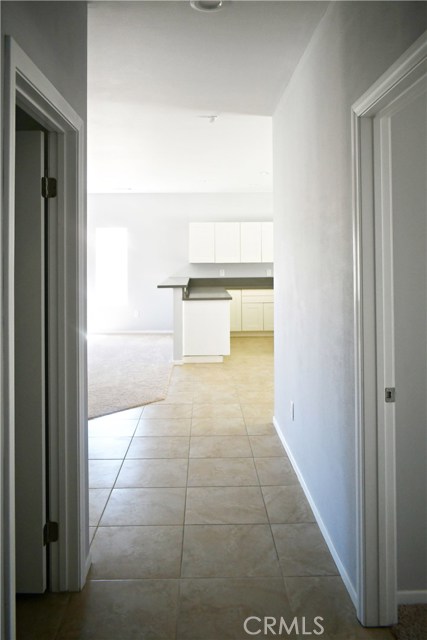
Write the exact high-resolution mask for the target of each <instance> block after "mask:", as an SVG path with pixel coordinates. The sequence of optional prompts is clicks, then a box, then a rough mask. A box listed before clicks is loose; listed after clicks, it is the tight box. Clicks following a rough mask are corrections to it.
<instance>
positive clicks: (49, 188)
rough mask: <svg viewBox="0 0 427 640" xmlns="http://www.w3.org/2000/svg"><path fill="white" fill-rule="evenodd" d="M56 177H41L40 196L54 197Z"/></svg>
mask: <svg viewBox="0 0 427 640" xmlns="http://www.w3.org/2000/svg"><path fill="white" fill-rule="evenodd" d="M56 187H57V183H56V178H47V177H46V176H44V177H43V178H42V198H56V194H57V188H56Z"/></svg>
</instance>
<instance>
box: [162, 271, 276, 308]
mask: <svg viewBox="0 0 427 640" xmlns="http://www.w3.org/2000/svg"><path fill="white" fill-rule="evenodd" d="M209 267H210V268H209V269H200V268H199V269H192V268H191V267H190V268H189V269H188V275H178V276H172V277H170V278H167V279H166V280H165V281H164V282H162V283H160V284H159V285H157V286H158V288H160V289H182V299H183V300H188V301H191V300H231V296H230V294H229V293H227V291H226V289H273V287H274V278H273V276H266V275H265V273H266V270H265V269H264V268H259V267H258V268H254V269H251V270H250V271H248V270H243V269H241V270H238V269H233V270H232V269H227V271H229V273H227V275H224V276H219V275H218V267H217V266H216V268H215V269H213V268H212V266H211V265H209Z"/></svg>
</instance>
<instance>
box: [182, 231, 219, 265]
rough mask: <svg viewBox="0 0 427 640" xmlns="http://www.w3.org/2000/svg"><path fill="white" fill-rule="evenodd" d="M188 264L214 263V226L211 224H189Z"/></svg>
mask: <svg viewBox="0 0 427 640" xmlns="http://www.w3.org/2000/svg"><path fill="white" fill-rule="evenodd" d="M188 240H189V242H188V249H189V250H188V261H189V262H215V225H214V223H213V222H190V225H189V239H188Z"/></svg>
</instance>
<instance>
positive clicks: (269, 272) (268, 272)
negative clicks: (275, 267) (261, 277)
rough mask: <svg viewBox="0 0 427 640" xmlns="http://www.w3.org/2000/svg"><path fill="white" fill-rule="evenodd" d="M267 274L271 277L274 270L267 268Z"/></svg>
mask: <svg viewBox="0 0 427 640" xmlns="http://www.w3.org/2000/svg"><path fill="white" fill-rule="evenodd" d="M267 275H268V276H269V277H271V276H272V275H273V272H272V270H271V269H267Z"/></svg>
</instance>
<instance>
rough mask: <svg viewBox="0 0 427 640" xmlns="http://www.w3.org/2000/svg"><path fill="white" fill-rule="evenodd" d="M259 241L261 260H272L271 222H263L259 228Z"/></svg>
mask: <svg viewBox="0 0 427 640" xmlns="http://www.w3.org/2000/svg"><path fill="white" fill-rule="evenodd" d="M261 243H262V252H261V253H262V262H273V261H274V251H273V245H274V242H273V223H272V222H263V223H262V230H261Z"/></svg>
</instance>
